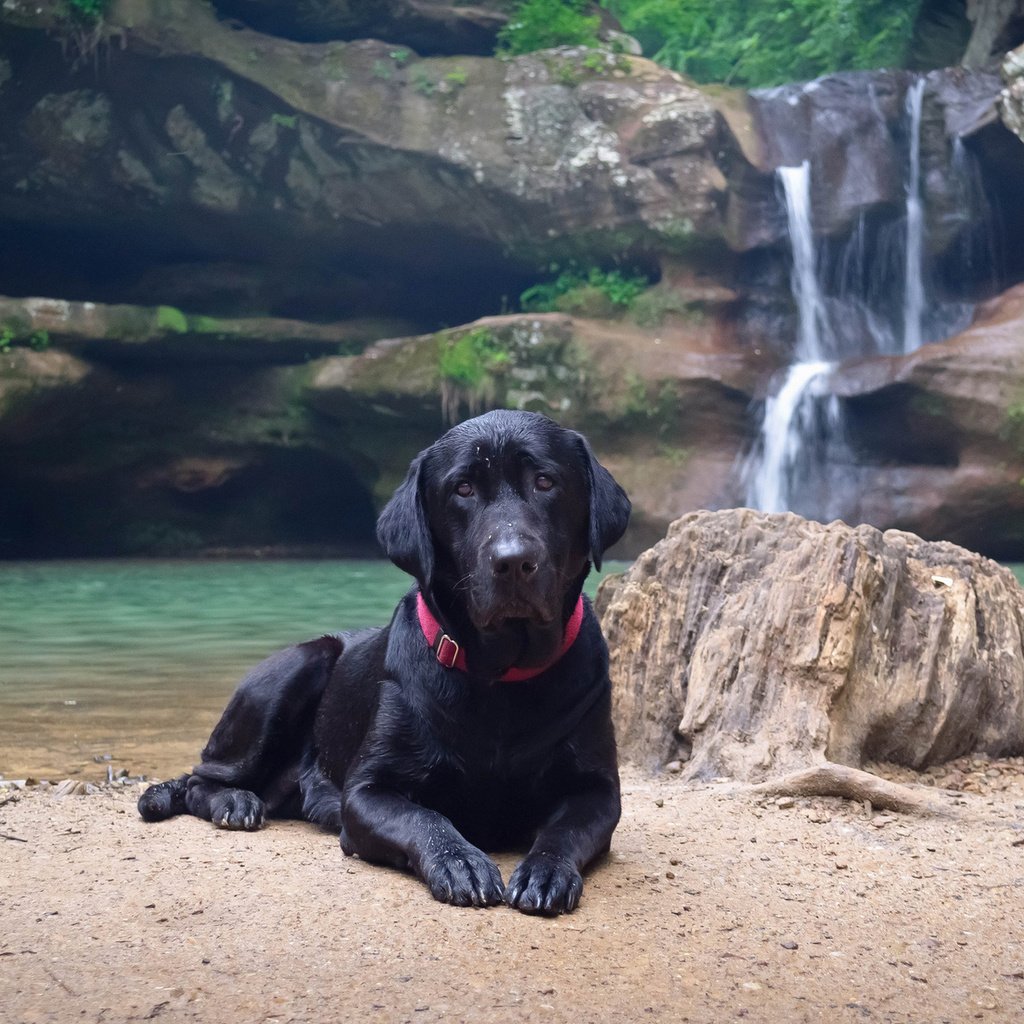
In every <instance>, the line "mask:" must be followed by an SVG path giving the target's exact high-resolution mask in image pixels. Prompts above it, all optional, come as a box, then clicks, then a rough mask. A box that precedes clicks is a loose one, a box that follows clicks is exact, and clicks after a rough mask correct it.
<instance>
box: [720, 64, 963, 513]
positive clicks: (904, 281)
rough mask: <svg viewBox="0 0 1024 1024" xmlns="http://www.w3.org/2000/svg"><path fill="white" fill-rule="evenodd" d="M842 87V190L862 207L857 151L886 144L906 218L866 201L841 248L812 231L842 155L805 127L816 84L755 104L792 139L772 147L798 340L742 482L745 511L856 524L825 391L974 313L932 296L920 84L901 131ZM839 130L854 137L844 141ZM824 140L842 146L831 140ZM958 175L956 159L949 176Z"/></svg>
mask: <svg viewBox="0 0 1024 1024" xmlns="http://www.w3.org/2000/svg"><path fill="white" fill-rule="evenodd" d="M841 82H842V86H843V88H844V89H845V90H846V95H845V96H844V97H843V98H846V99H848V98H849V97H850V96H851V95H852V96H854V99H855V101H856V102H857V103H859V105H858V106H857V107H856V116H855V117H854V118H853V119H852V122H851V123H852V124H853V127H851V123H846V124H843V125H842V126H841V130H840V134H839V137H840V138H842V141H843V142H844V144H847V145H848V146H849V150H848V151H843V152H842V157H843V159H844V160H847V161H849V163H850V166H851V167H852V168H853V170H852V171H850V172H849V173H848V176H847V178H846V179H845V180H844V184H845V186H846V188H847V189H848V190H849V191H851V192H853V193H854V194H855V198H856V189H857V188H858V187H859V182H858V181H857V175H856V173H855V172H856V160H857V159H863V157H862V156H860V155H859V154H858V152H857V150H856V148H855V147H857V146H858V145H861V144H862V141H863V139H864V138H868V139H870V140H871V143H872V145H873V146H874V147H875V149H876V150H878V151H882V149H883V145H884V152H886V153H887V154H888V155H890V159H891V160H892V163H893V166H894V168H895V169H896V170H895V173H900V171H899V169H900V167H902V176H903V196H904V203H903V210H902V216H897V217H891V216H890V217H889V218H888V220H886V219H885V218H883V217H881V216H879V215H878V214H877V213H874V212H873V211H871V209H870V206H869V205H868V204H867V203H866V202H865V203H864V205H863V206H861V207H860V209H861V212H860V213H859V214H857V216H856V217H855V218H854V220H853V223H852V226H851V228H850V230H848V232H847V233H846V235H845V237H844V238H842V239H841V240H838V241H837V240H836V239H835V238H829V237H827V232H825V231H823V232H821V233H820V235H819V234H816V231H815V227H816V225H815V224H814V220H813V216H812V197H813V196H814V195H815V191H814V189H815V185H816V182H815V174H816V168H818V167H819V166H821V165H823V164H825V163H826V162H827V160H828V159H832V160H833V161H834V160H835V152H836V151H835V149H834V148H833V150H831V151H830V153H831V156H830V157H826V156H822V155H821V154H820V153H819V152H818V151H817V148H816V147H818V148H820V147H821V145H822V143H821V139H820V138H816V137H815V133H820V132H824V131H827V130H830V129H831V130H835V128H834V126H833V125H830V124H829V119H827V118H826V119H822V120H823V121H824V122H825V124H824V126H822V125H821V124H819V123H818V122H815V121H812V123H811V126H810V127H808V123H807V115H806V112H802V109H801V108H802V104H804V102H805V101H806V100H808V98H809V97H812V96H813V93H814V91H815V90H817V89H819V88H820V87H821V86H820V83H816V82H812V83H809V84H808V85H806V86H802V87H784V88H783V89H777V90H770V91H766V92H765V93H763V94H760V95H759V96H757V97H755V99H757V100H758V101H759V102H760V103H762V104H763V105H765V106H769V107H771V108H772V109H773V110H774V111H776V112H777V113H776V114H775V115H774V117H775V121H776V122H777V124H778V130H779V131H780V132H782V133H783V134H784V133H785V132H786V131H789V132H790V134H791V136H793V137H791V138H786V137H783V138H781V139H778V140H775V145H774V149H775V152H776V156H777V158H778V159H779V160H780V162H781V164H782V165H781V166H778V168H777V170H776V178H777V182H778V184H779V187H780V190H781V193H782V196H783V198H784V200H785V207H786V223H787V228H788V233H789V240H790V246H791V250H792V271H791V275H790V282H791V290H792V294H793V300H794V303H795V306H796V310H797V332H796V333H797V337H796V342H795V344H794V345H793V349H792V351H793V362H792V364H791V365H790V366H789V367H788V368H786V369H785V370H784V371H783V372H782V373H780V374H779V375H778V377H777V382H776V385H775V386H774V387H770V389H769V392H770V393H769V395H768V397H767V398H766V400H765V404H764V414H763V419H762V423H761V429H760V432H759V436H758V438H757V441H756V443H755V445H754V446H753V448H752V450H751V451H750V453H749V454H748V455H747V457H746V458H745V459H744V460H743V461H742V463H741V466H740V475H741V482H742V484H743V486H744V490H745V500H746V503H747V504H748V505H749V506H751V507H753V508H758V509H761V510H762V511H768V512H781V511H786V510H792V511H795V512H799V513H800V514H802V515H804V516H807V517H809V518H816V519H830V518H834V517H839V516H843V517H850V518H852V517H855V516H856V508H855V494H856V490H857V488H856V475H857V474H856V470H855V467H854V463H855V459H854V457H853V454H852V452H851V448H850V445H849V443H848V441H847V431H846V424H845V418H844V413H843V407H842V404H841V402H840V400H839V399H838V398H837V397H836V396H835V395H834V394H833V393H832V392H831V389H830V378H831V377H832V375H833V373H834V372H835V370H836V368H837V367H838V366H839V365H840V364H842V363H844V362H846V361H848V360H851V359H858V358H864V357H870V356H876V355H905V354H907V353H909V352H912V351H914V350H915V349H916V348H919V347H920V346H921V344H923V343H924V342H926V341H932V340H936V339H938V338H940V337H946V336H948V335H949V334H951V333H953V332H954V331H955V330H957V329H959V328H960V327H962V326H964V325H965V324H966V322H967V320H968V318H969V315H970V309H971V307H970V306H969V305H967V304H965V303H950V302H946V303H942V302H939V301H938V300H937V299H936V298H935V297H934V296H930V295H929V292H928V286H927V266H926V249H927V246H926V242H927V239H926V226H925V224H926V222H925V209H924V196H923V188H922V147H921V126H922V111H923V109H924V103H923V100H924V94H925V87H926V80H925V78H924V77H920V78H917V79H915V80H914V81H913V82H911V83H910V84H909V86H908V87H907V88H906V92H905V99H904V103H903V108H902V117H901V118H898V122H899V123H898V128H899V131H895V130H893V129H892V128H891V121H892V115H891V114H890V117H889V119H888V120H887V119H886V115H885V113H884V111H883V103H882V102H880V100H879V97H878V96H877V95H876V94H875V92H874V89H875V85H874V82H873V80H872V79H871V78H869V77H864V78H860V79H858V78H857V77H856V76H847V77H846V78H844V79H842V80H841ZM858 89H859V90H860V91H859V92H857V91H856V90H858ZM815 98H816V97H815ZM800 116H802V117H803V120H802V121H801V120H800ZM858 118H859V120H857V119H858ZM765 120H766V119H765V118H762V123H764V121H765ZM767 120H768V121H770V122H771V121H772V120H773V119H772V118H767ZM832 120H833V121H836V120H838V119H837V118H834V117H833V118H832ZM794 124H796V125H798V128H797V129H794V127H793V125H794ZM855 129H856V130H855ZM843 131H845V132H846V133H848V135H849V136H850V137H849V139H846V138H843V137H842V132H843ZM857 131H859V132H860V138H858V135H857ZM794 138H795V139H796V141H794ZM880 140H881V142H880ZM827 142H828V144H829V145H831V146H833V147H835V144H836V141H835V138H829V139H827ZM801 147H802V154H805V155H802V154H801ZM956 152H957V151H956V150H954V153H955V154H956ZM801 155H802V159H801V158H800V157H801ZM961 155H962V152H961ZM794 156H796V157H797V159H794ZM797 160H799V163H797ZM787 164H788V166H787ZM831 169H832V170H833V172H834V164H833V167H832V168H831ZM872 170H873V171H875V173H877V174H878V175H879V176H882V172H881V171H877V169H874V168H872ZM956 172H957V167H956V161H955V160H954V161H953V162H952V165H951V170H950V173H951V174H955V173H956ZM818 187H819V188H821V187H828V186H827V184H825V183H823V184H822V185H819V186H818ZM865 210H867V211H868V212H864V211H865ZM833 233H834V232H833ZM819 237H821V238H822V241H820V242H818V241H816V239H817V238H819Z"/></svg>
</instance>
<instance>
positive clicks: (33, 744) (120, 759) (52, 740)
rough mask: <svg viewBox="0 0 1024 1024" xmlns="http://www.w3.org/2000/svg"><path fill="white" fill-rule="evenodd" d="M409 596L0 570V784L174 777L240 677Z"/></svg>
mask: <svg viewBox="0 0 1024 1024" xmlns="http://www.w3.org/2000/svg"><path fill="white" fill-rule="evenodd" d="M619 568H621V566H620V567H619ZM606 571H607V570H606ZM409 585H410V579H409V577H408V576H406V575H405V574H404V573H401V572H399V570H398V569H396V568H395V567H394V566H392V565H391V564H390V563H387V562H374V561H326V562H325V561H274V562H170V561H168V562H150V561H138V562H134V561H109V562H104V561H95V562H93V561H87V562H20V563H19V562H14V563H10V562H9V563H0V774H2V775H5V776H6V777H7V778H21V777H24V776H26V775H34V776H36V777H41V778H63V777H65V776H66V775H69V774H76V775H80V776H81V777H83V778H104V777H105V776H106V770H107V765H108V764H110V765H111V766H112V767H113V768H122V767H123V768H127V769H128V770H129V771H130V772H131V773H132V774H135V773H138V772H144V773H146V774H149V775H158V776H166V775H168V774H170V773H172V772H176V771H180V770H183V769H185V768H187V767H188V766H189V765H190V764H192V763H193V761H195V760H196V759H197V758H198V752H199V749H200V748H201V746H202V744H203V742H204V741H205V739H206V736H207V735H208V734H209V731H210V729H211V728H212V726H213V725H214V723H215V722H216V720H217V716H218V714H219V712H220V710H221V709H222V707H223V705H224V702H225V701H226V700H227V698H228V696H229V695H230V693H231V690H232V689H233V687H234V685H235V683H236V682H237V681H238V679H239V678H240V677H241V676H242V675H243V674H244V672H245V671H246V669H247V668H249V667H250V666H251V665H253V664H254V663H255V662H257V661H259V660H260V659H262V658H263V657H265V656H266V655H267V654H269V653H271V652H272V651H274V650H276V649H277V648H279V647H282V646H284V645H286V644H289V643H294V642H296V641H299V640H303V639H306V638H308V637H311V636H316V635H318V634H320V633H324V632H328V631H333V630H338V629H354V628H359V627H362V626H370V625H381V624H383V623H385V622H387V621H388V619H389V618H390V616H391V612H392V609H393V608H394V606H395V603H396V602H397V601H398V599H399V598H400V597H401V596H402V594H404V593H405V591H406V590H407V589H408V587H409ZM595 586H596V580H592V581H591V583H589V584H588V588H587V589H588V590H589V591H590V592H591V593H593V590H594V587H595Z"/></svg>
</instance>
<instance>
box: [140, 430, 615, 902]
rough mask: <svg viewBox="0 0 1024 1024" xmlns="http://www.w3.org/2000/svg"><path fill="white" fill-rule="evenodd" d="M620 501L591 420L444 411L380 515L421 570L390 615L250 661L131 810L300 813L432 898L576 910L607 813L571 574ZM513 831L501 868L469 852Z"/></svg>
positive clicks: (608, 763) (243, 817)
mask: <svg viewBox="0 0 1024 1024" xmlns="http://www.w3.org/2000/svg"><path fill="white" fill-rule="evenodd" d="M629 512H630V504H629V499H628V498H627V497H626V494H625V492H624V491H623V490H622V488H621V487H619V485H618V484H617V483H616V482H615V481H614V480H613V479H612V477H611V475H610V474H609V473H608V471H607V470H606V469H605V468H604V467H603V466H601V465H600V464H599V463H598V462H597V460H596V459H595V458H594V456H593V454H592V452H591V450H590V446H589V445H588V444H587V442H586V440H585V439H584V438H583V437H582V436H580V435H579V434H577V433H575V432H573V431H571V430H566V429H564V428H562V427H560V426H558V425H557V424H555V423H553V422H552V421H551V420H549V419H547V418H546V417H544V416H540V415H538V414H536V413H520V412H508V411H499V412H492V413H488V414H487V415H484V416H480V417H478V418H476V419H473V420H468V421H467V422H465V423H462V424H460V425H458V426H456V427H454V428H453V429H451V430H449V431H448V433H446V434H445V435H444V436H443V437H442V438H441V439H440V440H439V441H437V442H436V443H435V444H434V445H432V446H431V447H430V448H428V449H426V450H425V451H423V452H421V453H420V454H419V455H418V456H417V457H416V458H415V459H414V460H413V463H412V465H411V466H410V468H409V473H408V476H407V477H406V478H405V480H404V482H403V483H402V484H401V485H400V486H399V488H398V490H397V491H396V492H395V494H394V497H393V498H392V499H391V500H390V502H388V504H387V505H386V507H385V508H384V510H383V512H382V513H381V516H380V519H379V521H378V524H377V535H378V538H379V540H380V543H381V545H382V547H383V549H384V551H385V552H386V553H387V555H388V557H389V558H391V560H392V561H393V562H394V563H395V564H396V565H398V566H399V568H401V569H403V570H404V571H405V572H408V573H409V574H411V575H412V576H414V577H415V578H416V583H417V586H416V587H415V588H413V590H412V591H410V593H409V594H407V595H406V597H405V598H403V600H402V601H401V602H400V604H399V605H398V607H397V609H396V610H395V613H394V616H393V618H392V620H391V624H390V625H389V626H385V627H383V628H381V629H374V630H367V631H364V632H359V633H354V634H344V633H343V634H339V635H337V636H324V637H321V638H320V639H318V640H311V641H309V642H308V643H302V644H298V645H297V646H295V647H290V648H288V649H286V650H284V651H281V652H280V653H278V654H275V655H273V656H272V657H270V658H268V659H267V660H266V661H264V662H263V663H262V664H260V665H259V666H257V667H256V668H255V669H253V671H252V672H250V673H249V675H248V676H246V678H245V679H244V680H243V681H242V683H241V684H240V685H239V687H238V689H237V690H236V692H235V694H234V695H233V697H232V698H231V701H230V703H229V704H228V706H227V708H226V709H225V711H224V714H223V716H222V717H221V719H220V721H219V723H218V724H217V726H216V728H215V729H214V731H213V734H212V735H211V737H210V740H209V742H208V744H207V745H206V748H205V749H204V750H203V753H202V763H201V764H200V765H199V766H198V767H197V768H196V769H195V770H194V771H193V772H192V773H191V774H188V775H183V776H181V777H180V778H178V779H175V780H173V781H170V782H164V783H160V784H158V785H155V786H153V787H151V788H150V789H148V790H147V791H146V792H145V793H144V794H143V795H142V797H141V798H140V800H139V811H140V813H141V814H142V817H143V818H145V819H146V820H147V821H159V820H162V819H164V818H169V817H171V816H172V815H174V814H181V813H188V814H194V815H196V816H197V817H200V818H205V819H207V820H210V821H213V822H214V824H216V825H219V826H220V827H222V828H230V829H257V828H259V827H260V826H261V825H262V824H263V821H264V818H265V817H267V816H270V817H294V818H303V819H306V820H308V821H312V822H316V823H318V824H320V825H322V826H324V827H325V828H329V829H332V830H336V831H338V832H340V836H341V848H342V849H343V850H344V851H345V853H346V854H358V855H359V856H360V857H362V858H363V859H365V860H367V861H372V862H375V863H380V864H389V865H394V866H396V867H399V868H403V869H411V870H412V871H413V872H415V874H417V875H418V876H419V877H420V878H421V879H423V881H424V882H426V884H427V886H428V887H429V889H430V891H431V893H432V894H433V895H434V897H435V898H436V899H439V900H442V901H445V902H448V903H454V904H458V905H460V906H469V905H472V906H486V905H491V904H497V903H501V902H505V903H507V904H508V905H509V906H512V907H516V908H518V909H519V910H522V911H525V912H527V913H543V914H555V913H561V912H563V911H570V910H573V909H574V908H575V907H576V905H577V903H578V902H579V899H580V894H581V892H582V889H583V880H582V877H581V874H580V872H581V871H582V870H583V869H584V868H585V867H586V866H587V865H588V864H590V863H591V862H592V861H593V860H594V859H595V858H596V857H598V856H599V855H601V854H602V853H604V852H605V851H606V850H607V849H608V846H609V843H610V841H611V835H612V832H613V831H614V829H615V826H616V824H617V823H618V820H619V778H618V768H617V763H616V753H615V738H614V734H613V731H612V722H611V694H610V684H609V680H608V650H607V647H606V646H605V642H604V638H603V636H602V635H601V630H600V626H599V625H598V622H597V619H596V617H595V615H594V612H593V610H592V609H591V607H590V603H589V601H588V600H587V598H586V597H585V596H584V595H583V593H582V590H583V581H584V579H585V578H586V576H587V573H588V572H589V571H590V564H591V562H593V563H595V564H596V565H597V566H598V567H600V563H601V556H602V553H603V552H604V551H605V549H606V548H608V547H609V546H610V545H611V544H614V543H615V541H617V540H618V539H619V538H620V537H621V536H622V533H623V531H624V530H625V528H626V524H627V522H628V519H629ZM509 848H528V853H527V854H526V857H525V859H524V860H523V861H522V863H520V865H519V866H518V867H517V868H516V869H515V871H514V872H513V873H512V876H511V878H510V879H509V882H508V885H507V886H505V885H503V884H502V879H501V875H500V873H499V871H498V868H497V866H496V865H495V863H494V862H493V861H492V860H491V859H490V858H489V857H488V856H486V854H484V853H483V852H482V851H483V850H485V849H487V850H494V849H509Z"/></svg>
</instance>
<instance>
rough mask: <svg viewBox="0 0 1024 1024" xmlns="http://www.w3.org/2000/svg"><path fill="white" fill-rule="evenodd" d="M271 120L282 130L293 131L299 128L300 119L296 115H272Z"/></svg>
mask: <svg viewBox="0 0 1024 1024" xmlns="http://www.w3.org/2000/svg"><path fill="white" fill-rule="evenodd" d="M270 120H271V121H272V122H273V123H274V124H276V125H278V126H279V127H281V128H291V129H292V130H293V131H294V130H295V129H296V128H298V126H299V119H298V117H296V115H295V114H271V115H270Z"/></svg>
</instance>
